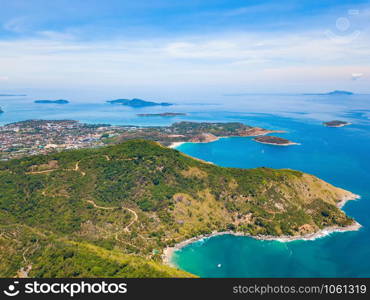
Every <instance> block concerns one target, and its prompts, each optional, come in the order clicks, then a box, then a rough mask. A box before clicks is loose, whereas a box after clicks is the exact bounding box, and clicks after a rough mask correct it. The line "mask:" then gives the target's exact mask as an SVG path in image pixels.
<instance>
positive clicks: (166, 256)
mask: <svg viewBox="0 0 370 300" xmlns="http://www.w3.org/2000/svg"><path fill="white" fill-rule="evenodd" d="M360 198H361V197H360V196H359V195H356V194H351V195H349V196H347V197H344V198H343V199H342V200H341V201H340V202H338V203H337V206H338V208H342V207H343V206H344V205H345V204H346V202H347V201H350V200H356V199H360ZM361 227H362V226H361V224H359V223H358V222H356V221H355V222H354V223H353V224H352V225H349V226H346V227H340V226H330V227H327V228H324V229H322V230H319V231H317V232H314V233H309V234H306V235H301V236H287V235H282V236H271V235H257V236H252V235H250V234H246V233H244V232H233V231H222V232H217V231H214V232H212V233H210V234H205V235H200V236H196V237H193V238H190V239H187V240H185V241H182V242H180V243H178V244H176V245H175V246H174V247H167V248H165V249H164V250H163V254H162V260H163V263H164V264H166V265H169V266H172V267H176V265H174V263H173V262H172V255H173V253H174V252H175V251H177V250H180V249H181V248H183V247H185V246H186V245H189V244H191V243H194V242H196V241H200V240H202V239H206V238H211V237H215V236H219V235H225V234H230V235H234V236H245V237H250V238H254V239H257V240H262V241H277V242H282V243H287V242H293V241H313V240H316V239H319V238H323V237H325V236H328V235H330V234H332V233H335V232H346V231H357V230H359V229H360V228H361Z"/></svg>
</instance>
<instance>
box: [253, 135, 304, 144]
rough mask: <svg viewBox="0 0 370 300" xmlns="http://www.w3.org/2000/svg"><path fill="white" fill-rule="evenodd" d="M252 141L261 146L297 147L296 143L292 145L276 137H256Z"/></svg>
mask: <svg viewBox="0 0 370 300" xmlns="http://www.w3.org/2000/svg"><path fill="white" fill-rule="evenodd" d="M253 140H254V141H256V142H258V143H262V144H268V145H275V146H291V145H298V143H294V142H292V141H289V140H287V139H283V138H281V137H277V136H268V135H266V136H258V137H255V138H254V139H253Z"/></svg>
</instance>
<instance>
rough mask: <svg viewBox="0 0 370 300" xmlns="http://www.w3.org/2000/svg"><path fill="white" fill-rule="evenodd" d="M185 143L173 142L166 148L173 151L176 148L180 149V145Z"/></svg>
mask: <svg viewBox="0 0 370 300" xmlns="http://www.w3.org/2000/svg"><path fill="white" fill-rule="evenodd" d="M185 143H186V142H174V143H172V144H171V145H169V146H168V148H172V149H175V148H177V147H180V146H181V145H182V144H185Z"/></svg>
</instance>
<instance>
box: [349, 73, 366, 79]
mask: <svg viewBox="0 0 370 300" xmlns="http://www.w3.org/2000/svg"><path fill="white" fill-rule="evenodd" d="M362 76H364V74H363V73H352V75H351V77H352V80H357V79H360V78H361V77H362Z"/></svg>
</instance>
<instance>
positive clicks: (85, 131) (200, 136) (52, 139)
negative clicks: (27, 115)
mask: <svg viewBox="0 0 370 300" xmlns="http://www.w3.org/2000/svg"><path fill="white" fill-rule="evenodd" d="M273 132H280V131H274V130H267V129H264V128H259V127H251V126H248V125H245V124H242V123H206V122H204V123H196V122H179V123H174V124H172V125H171V126H163V127H161V126H151V127H140V126H129V125H127V126H125V125H123V126H111V125H109V124H84V123H79V122H78V121H73V120H49V121H48V120H27V121H22V122H16V123H11V124H7V125H4V126H0V160H9V159H12V158H20V157H24V156H29V155H37V154H47V153H51V152H55V151H62V150H70V149H80V148H92V147H101V146H104V145H107V144H116V143H120V142H123V141H126V140H131V139H145V140H151V141H156V142H159V143H161V144H162V145H164V146H174V145H178V144H179V143H184V142H193V143H209V142H213V141H216V140H218V139H219V138H221V137H232V136H246V137H256V136H263V135H266V134H269V133H273ZM286 141H287V140H286ZM287 143H290V141H287Z"/></svg>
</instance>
